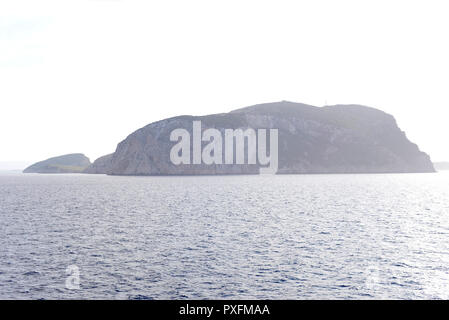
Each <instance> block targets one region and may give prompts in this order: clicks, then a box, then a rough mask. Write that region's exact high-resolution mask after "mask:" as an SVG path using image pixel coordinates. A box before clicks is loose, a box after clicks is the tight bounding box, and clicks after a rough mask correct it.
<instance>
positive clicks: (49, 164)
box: [23, 153, 91, 173]
mask: <svg viewBox="0 0 449 320" xmlns="http://www.w3.org/2000/svg"><path fill="white" fill-rule="evenodd" d="M90 165H91V163H90V160H89V158H88V157H86V156H85V155H84V154H82V153H72V154H66V155H63V156H59V157H54V158H50V159H47V160H44V161H40V162H37V163H35V164H33V165H31V166H29V167H28V168H26V169H25V170H23V172H24V173H82V172H83V171H84V170H86V168H88V167H89V166H90Z"/></svg>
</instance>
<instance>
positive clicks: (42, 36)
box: [0, 0, 449, 162]
mask: <svg viewBox="0 0 449 320" xmlns="http://www.w3.org/2000/svg"><path fill="white" fill-rule="evenodd" d="M446 3H447V4H446ZM448 17H449V3H448V2H447V1H429V0H425V1H424V0H423V1H410V0H408V1H394V0H389V1H379V0H377V1H361V0H357V1H341V0H339V1H335V0H333V1H332V0H330V1H319V0H318V1H317V0H314V1H280V0H274V1H263V0H256V1H247V0H238V1H232V0H226V1H213V0H205V1H194V0H189V1H185V0H183V1H170V0H164V1H151V2H150V1H128V0H127V1H99V0H97V1H82V0H76V1H61V0H58V1H34V0H33V1H20V0H11V1H8V0H3V1H1V2H0V139H1V140H0V141H1V144H0V161H30V162H33V161H37V160H42V159H45V158H48V157H51V156H56V155H60V154H65V153H72V152H83V153H85V154H86V155H87V156H88V157H90V158H91V160H92V161H93V160H95V159H96V158H97V157H99V156H101V155H104V154H107V153H110V152H113V151H114V150H115V147H116V145H117V143H118V142H120V141H121V140H123V139H124V138H125V137H126V136H127V135H128V134H130V133H131V132H133V131H134V130H136V129H138V128H140V127H142V126H144V125H146V124H148V123H150V122H153V121H156V120H160V119H163V118H167V117H170V116H175V115H179V114H194V115H201V114H209V113H216V112H225V111H230V110H232V109H236V108H239V107H244V106H248V105H252V104H256V103H262V102H272V101H279V100H290V101H296V102H304V103H309V104H313V105H318V106H322V105H324V104H326V102H327V104H338V103H357V104H364V105H368V106H372V107H376V108H379V109H381V110H384V111H386V112H388V113H391V114H393V115H394V116H395V117H396V119H397V121H398V123H399V125H400V127H401V128H402V129H403V130H404V131H406V133H407V135H408V137H409V138H410V139H411V140H412V141H413V142H415V143H417V144H418V145H419V146H420V148H421V149H422V150H424V151H426V152H428V153H429V154H430V155H431V156H432V159H433V160H449V145H448V143H447V137H448V136H449V126H448V125H447V122H448V116H449V111H448V106H449V104H448V102H449V101H448V96H447V90H448V82H449V41H448V38H449V37H448V32H449V19H448Z"/></svg>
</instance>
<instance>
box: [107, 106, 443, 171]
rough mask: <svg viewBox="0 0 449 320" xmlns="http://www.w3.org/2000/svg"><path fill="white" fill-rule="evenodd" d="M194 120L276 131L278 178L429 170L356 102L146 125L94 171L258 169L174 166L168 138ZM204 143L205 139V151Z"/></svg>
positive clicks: (411, 147) (380, 117)
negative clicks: (279, 176) (98, 169)
mask: <svg viewBox="0 0 449 320" xmlns="http://www.w3.org/2000/svg"><path fill="white" fill-rule="evenodd" d="M195 120H200V121H201V122H202V129H203V130H205V129H207V128H216V129H218V130H220V131H221V132H222V133H223V132H224V129H237V128H242V129H245V128H253V129H259V128H260V129H262V128H263V129H269V128H273V129H278V131H279V139H278V141H279V169H278V173H281V174H282V173H284V174H288V173H390V172H391V173H395V172H434V168H433V165H432V163H431V161H430V158H429V156H428V155H427V154H425V153H423V152H421V151H420V150H419V148H418V146H417V145H415V144H413V143H411V142H410V141H409V140H408V139H407V137H406V135H405V133H404V132H402V131H401V130H400V129H399V128H398V126H397V124H396V121H395V119H394V118H393V117H392V116H391V115H389V114H386V113H385V112H382V111H380V110H377V109H374V108H370V107H365V106H360V105H336V106H327V107H321V108H320V107H314V106H310V105H305V104H300V103H293V102H288V101H282V102H276V103H266V104H260V105H255V106H251V107H247V108H243V109H238V110H235V111H232V112H230V113H222V114H214V115H207V116H201V117H198V116H179V117H174V118H170V119H166V120H161V121H158V122H154V123H151V124H149V125H147V126H145V127H143V128H141V129H139V130H137V131H135V132H134V133H132V134H130V135H129V136H128V137H127V138H126V139H125V140H123V141H122V142H120V143H119V144H118V146H117V149H116V151H115V152H114V153H113V155H112V156H111V157H110V158H109V156H108V158H107V159H106V160H107V161H104V162H103V160H102V162H103V163H104V164H105V165H104V166H103V165H101V168H102V169H101V170H100V171H101V172H105V173H108V174H113V175H184V174H251V173H258V172H259V165H257V164H256V165H225V164H223V165H215V164H214V165H206V164H195V165H186V164H181V165H174V164H172V163H171V161H170V150H171V148H172V147H173V145H175V144H176V143H175V142H172V141H170V133H171V131H172V130H174V129H176V128H184V129H186V130H187V131H189V132H190V134H191V135H192V121H195ZM206 144H207V143H206V142H203V147H204V145H206ZM245 153H246V151H245ZM223 156H224V155H223ZM108 163H109V164H108ZM106 166H107V167H108V168H107V169H106V170H104V171H103V169H104V168H105V167H106Z"/></svg>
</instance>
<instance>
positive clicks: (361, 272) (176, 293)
mask: <svg viewBox="0 0 449 320" xmlns="http://www.w3.org/2000/svg"><path fill="white" fill-rule="evenodd" d="M448 186H449V173H435V174H379V175H373V174H372V175H279V176H203V177H192V176H190V177H118V176H105V175H37V174H36V175H35V174H28V175H24V174H0V219H1V224H0V243H1V244H0V299H41V298H42V299H103V298H104V299H184V298H189V299H237V298H239V299H311V298H324V299H370V298H380V299H383V298H394V299H422V298H431V299H434V298H449V188H448ZM69 266H71V267H70V268H73V266H75V269H77V270H78V271H79V288H78V287H76V286H75V288H74V287H73V286H70V285H67V283H69V284H70V283H71V282H70V281H69V282H68V278H69V277H71V276H73V274H69V273H67V271H70V270H72V269H70V268H69V269H68V267H69ZM75 283H76V282H75Z"/></svg>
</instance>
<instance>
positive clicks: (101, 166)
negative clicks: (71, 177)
mask: <svg viewBox="0 0 449 320" xmlns="http://www.w3.org/2000/svg"><path fill="white" fill-rule="evenodd" d="M111 160H112V153H111V154H108V155H105V156H102V157H100V158H98V159H97V160H95V161H94V163H92V164H91V165H90V166H88V167H87V168H86V169H85V170H84V173H91V174H106V173H108V169H109V167H110V164H111Z"/></svg>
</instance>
